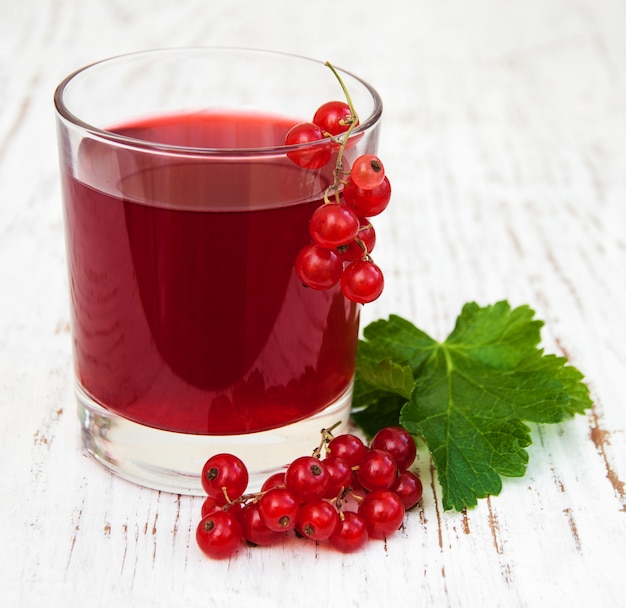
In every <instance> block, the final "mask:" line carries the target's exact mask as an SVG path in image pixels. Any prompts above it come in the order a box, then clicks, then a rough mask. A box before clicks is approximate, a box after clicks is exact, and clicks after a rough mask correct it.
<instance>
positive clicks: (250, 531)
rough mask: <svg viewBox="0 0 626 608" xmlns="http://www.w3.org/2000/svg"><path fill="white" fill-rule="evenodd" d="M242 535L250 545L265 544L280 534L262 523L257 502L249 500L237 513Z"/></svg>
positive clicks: (272, 541) (274, 539) (270, 542)
mask: <svg viewBox="0 0 626 608" xmlns="http://www.w3.org/2000/svg"><path fill="white" fill-rule="evenodd" d="M239 521H240V523H241V530H242V533H243V537H244V538H245V539H246V540H247V541H248V542H249V543H250V544H252V545H259V546H262V547H264V546H266V545H271V544H273V543H275V542H276V541H277V540H278V539H280V537H281V536H282V534H281V533H280V532H277V531H275V530H270V529H269V528H268V527H267V526H266V525H265V523H264V521H263V518H262V517H261V513H260V511H259V503H258V502H249V503H248V504H246V506H245V507H244V508H243V509H242V510H241V513H240V514H239Z"/></svg>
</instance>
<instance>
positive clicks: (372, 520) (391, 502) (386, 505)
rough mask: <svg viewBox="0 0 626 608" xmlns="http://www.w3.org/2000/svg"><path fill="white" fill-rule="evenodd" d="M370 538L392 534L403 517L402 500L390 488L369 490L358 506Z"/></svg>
mask: <svg viewBox="0 0 626 608" xmlns="http://www.w3.org/2000/svg"><path fill="white" fill-rule="evenodd" d="M359 515H360V516H361V517H362V518H363V519H364V520H365V524H366V525H367V532H368V534H369V537H370V538H385V537H386V536H390V535H391V534H393V533H394V532H395V531H396V530H397V529H398V528H399V527H400V525H401V524H402V520H403V519H404V505H403V504H402V500H400V497H399V496H398V495H397V494H396V493H395V492H391V491H390V490H379V491H376V492H370V493H369V494H367V495H366V496H365V498H364V499H363V502H362V503H361V505H360V506H359Z"/></svg>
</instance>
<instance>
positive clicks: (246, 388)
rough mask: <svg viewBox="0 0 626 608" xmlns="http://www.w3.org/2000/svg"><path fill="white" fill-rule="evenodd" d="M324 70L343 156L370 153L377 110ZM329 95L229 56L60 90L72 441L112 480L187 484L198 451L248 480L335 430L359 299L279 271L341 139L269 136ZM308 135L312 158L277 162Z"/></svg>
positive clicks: (76, 82) (290, 64)
mask: <svg viewBox="0 0 626 608" xmlns="http://www.w3.org/2000/svg"><path fill="white" fill-rule="evenodd" d="M338 71H339V73H340V75H341V77H342V79H343V80H344V82H345V84H346V86H347V88H348V90H349V92H350V95H351V97H352V100H353V102H354V105H355V108H356V110H357V112H358V113H359V117H360V125H359V127H357V128H356V129H355V131H354V133H353V135H352V137H351V140H350V142H349V144H348V145H347V147H346V151H345V159H346V160H347V161H348V163H349V162H350V160H351V159H354V158H355V157H356V156H358V155H360V154H364V153H374V152H375V151H376V147H377V140H378V130H379V123H380V118H381V113H382V105H381V101H380V98H379V96H378V94H377V93H376V91H375V90H373V89H372V88H371V87H370V86H369V85H368V84H366V83H365V82H363V81H362V80H360V79H359V78H357V77H356V76H353V75H351V74H349V73H347V72H345V71H342V70H338ZM332 99H343V92H342V90H341V88H340V85H339V83H338V81H337V79H336V78H335V76H334V75H333V74H332V72H331V71H330V69H329V68H328V67H327V66H325V65H324V64H323V63H322V62H318V61H314V60H311V59H306V58H303V57H298V56H292V55H286V54H280V53H273V52H266V51H254V50H246V49H232V48H191V49H168V50H156V51H148V52H143V53H135V54H130V55H125V56H121V57H116V58H112V59H107V60H105V61H101V62H98V63H95V64H93V65H91V66H87V67H85V68H83V69H81V70H79V71H77V72H75V73H74V74H72V75H70V76H68V77H67V78H66V79H65V80H64V81H63V82H62V83H61V84H60V85H59V87H58V88H57V90H56V93H55V106H56V111H57V126H58V141H59V152H60V164H61V182H62V190H63V202H64V220H65V232H66V246H67V261H68V271H69V284H70V304H71V328H72V340H73V352H74V365H75V375H76V397H77V402H78V410H79V418H80V424H81V430H82V438H83V443H84V445H85V447H86V449H87V450H88V452H89V453H90V454H91V455H92V456H93V457H95V458H96V459H97V460H98V461H99V462H101V463H102V464H104V465H105V466H106V467H108V468H109V469H111V470H112V471H114V472H115V473H117V474H118V475H120V476H121V477H124V478H126V479H128V480H131V481H133V482H136V483H139V484H141V485H144V486H147V487H151V488H156V489H160V490H166V491H171V492H176V493H181V494H201V493H202V489H201V484H200V479H199V473H200V471H201V468H202V465H203V464H204V462H205V461H206V460H207V458H208V457H209V456H211V455H212V454H214V453H216V452H232V453H234V454H237V455H238V456H239V457H240V458H242V459H243V460H244V462H245V463H246V464H247V466H248V468H249V469H250V477H251V487H255V486H257V485H258V484H259V483H260V482H261V481H262V480H263V479H264V478H265V477H266V476H267V475H268V474H270V473H271V472H273V471H275V470H277V469H278V468H279V467H281V466H283V465H285V464H287V463H288V462H290V461H291V460H293V458H295V457H296V456H299V455H302V454H305V453H309V452H310V451H311V449H312V448H313V446H314V445H315V443H316V442H317V441H318V438H319V434H318V433H319V430H320V429H321V428H323V427H328V426H331V425H332V424H334V423H337V422H340V425H339V427H338V429H337V432H341V431H342V430H343V429H344V428H345V427H346V424H347V422H348V416H349V409H350V401H351V388H352V381H353V374H354V364H355V354H356V343H357V334H358V322H359V307H358V305H355V304H354V303H352V302H349V301H347V300H346V299H345V298H344V297H343V295H342V294H341V291H340V289H339V287H338V286H337V287H335V288H332V289H330V290H328V291H315V290H312V289H307V288H305V287H304V286H302V285H301V284H300V282H299V281H298V279H297V277H296V275H295V273H294V260H295V257H296V255H297V253H298V251H299V250H300V249H301V248H302V247H303V246H304V245H305V244H306V243H308V242H309V241H310V238H309V235H308V220H309V217H310V215H311V213H312V212H313V211H314V210H315V209H316V208H317V207H318V206H319V205H320V204H321V201H322V197H323V193H324V191H325V189H326V188H327V187H328V185H329V184H330V183H332V180H333V169H334V162H333V159H335V158H336V148H337V146H336V144H332V142H330V140H324V141H322V142H317V143H314V144H306V145H300V146H289V147H288V146H285V145H284V138H285V134H286V132H287V130H288V129H289V127H290V126H291V125H293V124H295V123H297V122H302V121H310V120H311V119H312V116H313V114H314V112H315V110H316V109H317V107H319V106H320V105H321V104H322V103H324V102H326V101H329V100H332ZM322 145H323V146H333V145H334V154H333V159H331V161H330V162H329V163H328V165H326V166H325V167H323V168H321V169H316V170H313V169H304V168H301V167H299V166H298V165H297V164H296V163H294V162H293V161H292V160H291V158H293V153H294V152H302V151H303V150H308V149H310V148H315V147H316V146H322ZM288 154H289V156H288ZM290 156H291V158H290Z"/></svg>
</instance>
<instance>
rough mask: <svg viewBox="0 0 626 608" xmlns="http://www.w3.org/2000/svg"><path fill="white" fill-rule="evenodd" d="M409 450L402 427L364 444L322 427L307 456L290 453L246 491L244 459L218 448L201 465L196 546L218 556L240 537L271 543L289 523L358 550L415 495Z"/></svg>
mask: <svg viewBox="0 0 626 608" xmlns="http://www.w3.org/2000/svg"><path fill="white" fill-rule="evenodd" d="M415 455H416V447H415V442H414V440H413V437H412V436H411V435H410V433H408V432H407V431H406V430H405V429H403V428H401V427H387V428H385V429H382V430H381V431H379V432H378V433H377V434H376V435H375V436H374V438H373V439H372V442H371V444H370V446H369V447H367V446H366V445H365V444H364V443H363V442H362V441H361V439H359V438H358V437H357V436H356V435H352V434H342V435H338V436H336V437H334V436H333V435H332V433H331V432H330V431H329V430H327V429H324V430H322V441H321V443H320V445H319V447H317V448H316V449H315V450H314V452H313V454H312V455H311V456H301V457H299V458H296V459H295V460H294V461H293V462H292V463H291V464H290V465H289V466H288V467H287V468H286V469H285V470H284V471H280V472H278V473H275V474H273V475H271V476H270V477H268V479H267V480H266V481H265V483H264V484H263V486H262V487H261V490H260V491H259V492H257V493H253V494H245V491H246V489H247V486H248V470H247V468H246V466H245V465H244V463H243V462H242V461H241V460H240V459H239V458H237V457H236V456H234V455H232V454H216V455H215V456H212V457H211V458H209V460H207V462H206V464H205V465H204V467H203V469H202V485H203V488H204V489H205V491H206V493H207V495H208V497H207V498H206V499H205V501H204V503H203V505H202V520H201V521H200V523H199V525H198V527H197V530H196V540H197V543H198V546H199V547H200V549H202V551H203V552H204V553H206V554H207V555H208V556H209V557H212V558H218V559H219V558H225V557H229V556H231V555H232V554H233V553H235V552H236V551H237V550H238V549H239V548H240V547H241V545H242V543H243V542H244V541H247V542H248V543H249V544H250V545H262V546H265V545H271V544H273V543H275V542H277V541H278V540H280V539H281V538H282V537H283V536H284V535H285V533H287V532H289V531H291V530H294V531H295V533H296V535H297V536H300V537H303V538H305V539H311V540H315V541H318V542H321V541H327V542H328V543H329V544H330V545H331V546H332V547H334V548H335V549H338V550H339V551H342V552H344V553H352V552H354V551H357V550H358V549H360V548H361V547H363V546H364V545H365V544H366V543H367V542H368V540H369V539H370V538H375V539H383V538H386V537H388V536H390V535H391V534H393V533H394V532H395V531H396V530H398V528H399V527H400V526H401V525H402V523H403V521H404V514H405V512H406V510H408V509H410V508H412V507H414V506H415V505H416V504H417V503H418V502H419V501H420V499H421V497H422V483H421V481H420V479H419V477H418V476H417V475H416V474H415V473H413V472H412V471H410V470H409V467H410V465H411V464H412V463H413V461H414V460H415Z"/></svg>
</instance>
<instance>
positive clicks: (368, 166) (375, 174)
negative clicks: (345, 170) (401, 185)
mask: <svg viewBox="0 0 626 608" xmlns="http://www.w3.org/2000/svg"><path fill="white" fill-rule="evenodd" d="M350 177H351V179H352V182H353V183H354V185H355V186H356V187H357V188H361V190H373V189H374V188H378V186H380V184H381V183H382V182H383V180H384V179H385V167H384V166H383V163H382V162H381V160H380V158H378V156H375V155H374V154H363V155H362V156H359V157H358V158H357V159H356V160H355V161H354V163H353V164H352V170H351V172H350Z"/></svg>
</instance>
